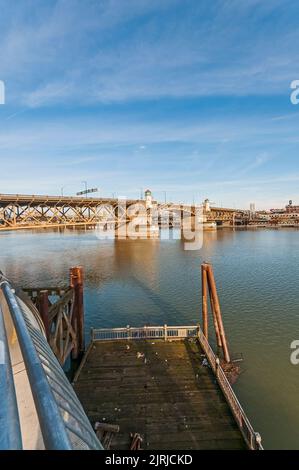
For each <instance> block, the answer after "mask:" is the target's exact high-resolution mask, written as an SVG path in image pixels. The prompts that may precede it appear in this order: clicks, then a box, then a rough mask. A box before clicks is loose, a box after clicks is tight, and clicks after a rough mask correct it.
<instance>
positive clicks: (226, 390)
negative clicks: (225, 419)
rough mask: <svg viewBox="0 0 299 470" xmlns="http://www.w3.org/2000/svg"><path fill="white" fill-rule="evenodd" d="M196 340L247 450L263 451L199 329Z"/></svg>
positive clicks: (218, 362)
mask: <svg viewBox="0 0 299 470" xmlns="http://www.w3.org/2000/svg"><path fill="white" fill-rule="evenodd" d="M198 339H199V342H200V345H201V347H202V349H203V352H204V353H205V355H206V357H207V360H208V362H209V364H210V366H211V368H212V370H213V372H214V374H215V376H216V379H217V382H218V384H219V385H220V387H221V390H222V392H223V394H224V396H225V398H226V401H227V403H228V404H229V406H230V408H231V411H232V413H233V415H234V418H235V420H236V422H237V424H238V426H239V429H240V431H241V433H242V435H243V437H244V439H245V441H246V443H247V445H248V447H249V449H252V450H263V447H262V444H261V436H260V434H259V433H257V432H255V431H254V429H253V427H252V425H251V424H250V421H249V420H248V418H247V416H246V414H245V411H244V410H243V408H242V406H241V404H240V402H239V400H238V398H237V397H236V394H235V392H234V391H233V389H232V387H231V385H230V383H229V381H228V379H227V377H226V375H225V372H224V370H223V369H222V367H221V365H220V361H219V358H217V357H216V356H215V354H214V351H213V350H212V348H211V346H210V344H209V342H208V341H207V339H206V337H205V336H204V334H203V332H202V330H201V329H200V328H198Z"/></svg>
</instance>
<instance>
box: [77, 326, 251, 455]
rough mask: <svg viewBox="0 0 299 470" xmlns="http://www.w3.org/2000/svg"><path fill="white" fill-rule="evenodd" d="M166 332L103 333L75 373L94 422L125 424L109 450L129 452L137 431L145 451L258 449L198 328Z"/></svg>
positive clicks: (78, 386)
mask: <svg viewBox="0 0 299 470" xmlns="http://www.w3.org/2000/svg"><path fill="white" fill-rule="evenodd" d="M163 328H164V327H161V329H160V332H158V329H157V328H156V330H151V331H155V332H156V333H155V334H152V333H149V330H148V328H146V327H145V328H144V329H132V330H133V331H131V332H130V333H127V334H126V329H125V328H124V329H116V330H115V332H117V333H115V334H114V335H112V334H110V335H109V334H105V333H103V332H104V331H105V330H98V332H100V335H99V336H100V338H98V339H97V338H96V334H94V338H93V341H92V343H91V345H90V347H89V349H88V351H87V353H86V355H85V357H84V359H83V362H82V365H81V367H80V369H79V370H78V372H77V374H76V377H75V379H74V388H75V391H76V393H77V395H78V397H79V399H80V401H81V403H82V405H83V407H84V409H85V412H86V414H87V416H88V418H89V419H90V421H91V423H92V424H93V425H94V424H95V423H96V422H101V423H107V424H111V425H118V426H119V432H118V433H116V434H114V435H113V439H112V441H111V446H110V448H111V449H130V446H131V442H132V436H133V435H134V434H135V433H138V434H139V435H140V436H141V437H142V444H141V447H142V449H172V450H174V449H186V450H187V449H246V448H248V447H249V448H258V447H255V446H258V444H256V442H255V433H254V432H253V430H252V428H251V427H250V424H248V423H247V418H246V416H245V414H244V412H243V410H242V409H241V414H242V413H243V414H244V416H243V415H242V416H241V418H240V420H238V419H236V417H237V414H236V413H234V412H233V411H234V406H233V408H232V406H231V403H229V401H228V397H227V394H226V393H223V387H222V386H221V384H219V377H218V378H217V377H216V376H215V370H214V368H213V367H212V366H211V360H212V356H210V354H209V355H208V356H207V350H206V351H204V350H203V347H202V344H205V343H201V341H200V337H201V338H202V333H201V332H200V334H201V336H198V333H196V334H195V333H194V331H196V330H197V329H198V328H199V327H197V328H196V327H194V328H193V330H191V329H190V330H186V332H185V333H184V331H183V330H180V327H178V328H177V329H175V327H173V328H174V329H173V330H171V329H170V327H168V330H167V331H168V332H167V333H166V337H163V336H162V333H161V331H163ZM181 328H184V327H181ZM186 328H187V327H186ZM190 328H191V327H190ZM135 330H136V331H135ZM106 331H108V330H106ZM109 331H110V333H111V332H112V331H113V330H109ZM121 331H122V333H121ZM137 331H138V334H137ZM171 331H172V332H175V333H171ZM197 331H198V330H197ZM142 332H143V333H142ZM135 333H136V334H135ZM154 336H156V337H154ZM205 349H206V348H205ZM212 354H213V353H212ZM214 357H215V356H214ZM208 360H209V362H208ZM215 364H216V366H217V364H218V363H217V362H215ZM217 367H219V368H220V369H221V367H220V366H217ZM221 373H222V374H224V373H223V371H222V369H221ZM216 375H217V374H216ZM223 380H224V382H225V380H226V378H225V377H224V379H223V378H222V381H223ZM227 383H228V382H227ZM227 387H228V388H230V386H229V384H228V385H227ZM229 393H232V394H233V392H232V389H230V390H229ZM234 397H235V396H234ZM234 400H235V402H236V403H238V402H237V399H236V397H235V398H234ZM240 408H241V407H240ZM245 424H246V426H245V433H244V430H243V429H242V426H243V425H245ZM248 429H249V431H248ZM251 434H252V435H251ZM246 435H248V437H249V439H246Z"/></svg>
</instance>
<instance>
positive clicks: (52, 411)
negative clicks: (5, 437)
mask: <svg viewBox="0 0 299 470" xmlns="http://www.w3.org/2000/svg"><path fill="white" fill-rule="evenodd" d="M1 288H2V291H3V294H4V296H5V299H6V302H7V305H8V307H9V310H10V314H11V317H12V321H13V324H14V327H15V330H16V333H17V336H18V340H19V344H20V348H21V352H22V356H23V359H24V363H25V366H26V371H27V374H28V379H29V382H30V386H31V391H32V396H33V399H34V403H35V407H36V411H37V414H38V417H39V423H40V427H41V432H42V435H43V440H44V444H45V447H46V449H51V450H54V449H58V450H60V449H66V450H70V449H71V445H70V442H69V439H68V436H67V433H66V429H65V427H64V424H63V421H62V418H61V415H60V413H59V409H58V406H57V403H56V401H55V398H54V396H53V393H52V390H51V388H50V386H49V383H48V381H47V378H46V375H45V372H44V369H43V367H42V364H41V362H40V360H39V357H38V355H37V352H36V349H35V347H34V345H33V342H32V340H31V337H30V334H29V332H28V329H27V327H26V323H25V320H24V318H23V315H22V312H21V309H20V307H19V305H18V303H17V300H16V298H15V296H14V294H13V292H12V290H11V288H10V286H9V284H8V282H7V281H4V282H2V284H1Z"/></svg>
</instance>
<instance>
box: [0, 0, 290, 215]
mask: <svg viewBox="0 0 299 470" xmlns="http://www.w3.org/2000/svg"><path fill="white" fill-rule="evenodd" d="M0 12H1V14H0V31H1V33H0V80H3V81H4V82H5V87H6V104H5V105H1V106H0V192H7V193H14V192H19V193H30V194H31V193H46V194H59V193H60V191H61V187H62V186H64V193H65V194H74V193H75V192H76V191H77V190H80V189H82V188H83V184H82V180H87V181H88V185H89V186H98V187H99V188H100V190H101V194H102V195H104V196H111V195H112V194H113V193H115V194H119V195H121V196H123V195H126V196H128V197H138V196H139V194H140V189H141V188H143V189H146V188H147V187H149V188H150V189H152V190H153V193H154V195H155V196H156V198H157V199H161V200H163V199H164V191H166V193H167V198H168V199H169V200H173V201H179V200H180V201H184V202H191V201H192V200H193V198H194V199H195V200H196V201H198V202H199V201H202V200H203V199H204V198H205V197H209V198H210V199H211V200H212V201H213V202H215V203H216V204H219V205H223V206H231V207H249V203H250V202H255V203H256V205H257V207H258V208H270V207H276V206H278V207H280V206H282V205H285V204H286V203H287V201H288V200H289V199H293V200H294V202H297V203H298V204H299V184H298V183H299V160H298V149H299V105H298V106H294V105H292V104H291V102H290V93H291V89H290V83H291V82H292V81H293V80H296V79H299V59H298V50H299V28H298V14H299V5H298V3H297V2H295V1H293V0H292V1H288V0H279V1H278V0H271V1H266V0H242V1H240V0H221V1H220V0H219V1H218V0H214V1H210V0H163V1H161V0H98V1H96V0H85V1H84V2H82V1H79V0H59V1H47V0H34V1H31V0H19V1H17V2H11V1H9V0H0Z"/></svg>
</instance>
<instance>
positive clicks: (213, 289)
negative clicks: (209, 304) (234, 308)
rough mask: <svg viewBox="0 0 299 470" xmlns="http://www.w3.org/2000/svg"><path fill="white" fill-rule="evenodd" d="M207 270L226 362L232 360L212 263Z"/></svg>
mask: <svg viewBox="0 0 299 470" xmlns="http://www.w3.org/2000/svg"><path fill="white" fill-rule="evenodd" d="M207 272H208V279H209V284H210V289H211V294H212V298H213V305H214V309H215V315H216V319H217V323H218V327H219V334H220V338H221V342H222V349H223V354H224V359H225V361H226V362H230V355H229V351H228V346H227V341H226V335H225V331H224V326H223V322H222V315H221V310H220V304H219V299H218V294H217V289H216V284H215V278H214V273H213V267H212V265H211V264H208V267H207Z"/></svg>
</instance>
